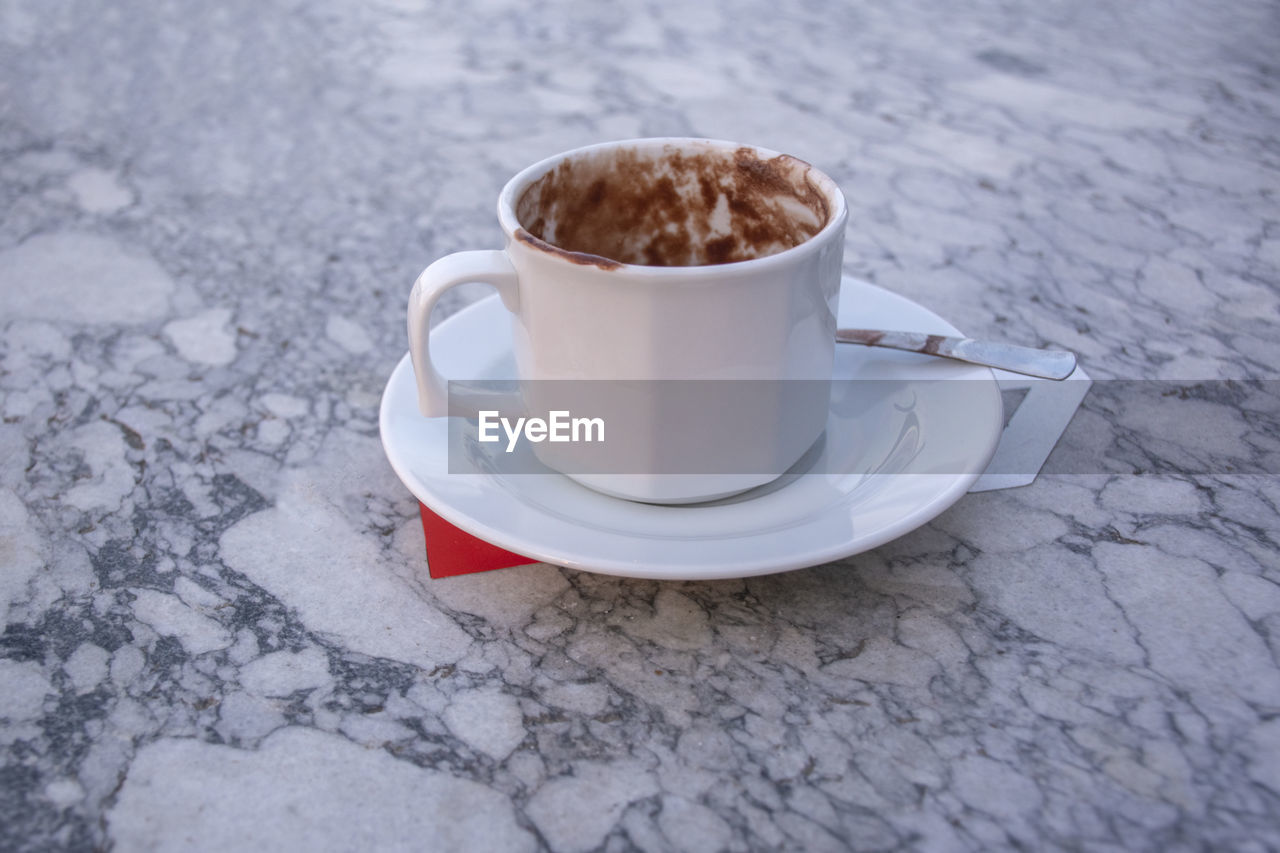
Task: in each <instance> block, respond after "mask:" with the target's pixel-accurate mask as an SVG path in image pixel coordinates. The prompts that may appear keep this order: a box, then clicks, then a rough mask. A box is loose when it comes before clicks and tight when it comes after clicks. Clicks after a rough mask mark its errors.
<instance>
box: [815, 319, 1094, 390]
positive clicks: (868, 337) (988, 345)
mask: <svg viewBox="0 0 1280 853" xmlns="http://www.w3.org/2000/svg"><path fill="white" fill-rule="evenodd" d="M836 340H837V341H840V342H841V343H846V344H862V345H863V346H868V347H885V348H887V349H897V350H905V351H906V352H919V353H924V354H925V355H936V356H939V357H940V358H950V359H954V360H956V361H967V362H969V363H970V364H981V365H983V366H984V367H996V368H999V369H1000V370H1008V371H1011V372H1013V373H1023V374H1026V375H1027V376H1038V377H1040V378H1041V379H1066V378H1067V377H1068V376H1070V375H1071V373H1072V371H1074V370H1075V369H1076V355H1075V353H1072V352H1067V351H1066V350H1050V349H1035V348H1034V347H1022V346H1018V345H1017V344H1005V343H998V342H996V341H975V340H973V339H972V338H950V337H946V336H945V335H926V334H922V333H920V332H884V331H880V330H877V329H837V330H836Z"/></svg>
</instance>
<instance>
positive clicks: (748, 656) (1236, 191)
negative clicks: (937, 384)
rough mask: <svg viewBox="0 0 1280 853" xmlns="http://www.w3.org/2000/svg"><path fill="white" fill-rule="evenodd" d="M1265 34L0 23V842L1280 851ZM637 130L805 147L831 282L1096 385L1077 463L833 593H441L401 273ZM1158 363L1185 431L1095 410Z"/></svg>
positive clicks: (1097, 28) (736, 18)
mask: <svg viewBox="0 0 1280 853" xmlns="http://www.w3.org/2000/svg"><path fill="white" fill-rule="evenodd" d="M1277 43H1280V19H1278V18H1277V15H1276V8H1275V5H1274V4H1273V3H1269V2H1264V0H1224V2H1222V3H1214V4H1204V3H1193V2H1190V0H1170V2H1167V3H1166V2H1161V3H1156V2H1147V0H1139V1H1138V2H1122V0H1100V2H1098V3H1088V4H1080V3H1072V2H1048V3H1034V2H1029V0H1014V2H995V0H977V2H973V3H963V4H953V3H947V2H943V0H902V2H898V3H893V4H879V3H870V2H849V3H839V4H838V3H826V4H824V3H796V4H782V5H779V4H774V3H765V2H762V1H761V0H746V1H745V2H737V3H731V2H728V1H727V0H719V2H708V3H696V4H694V3H684V2H675V1H674V0H650V2H646V3H643V4H641V3H617V4H604V3H600V4H593V3H585V2H579V3H570V2H559V0H552V2H539V3H532V4H530V3H512V2H507V0H478V2H469V3H436V2H417V0H378V2H370V3H356V2H339V0H321V2H316V3H301V2H289V0H282V2H278V3H258V2H249V0H226V2H221V3H216V4H196V3H187V2H178V0H159V2H149V3H143V2H139V0H123V2H118V3H111V4H98V3H92V2H88V0H83V2H68V3H56V4H55V3H43V2H38V0H26V2H23V0H18V2H11V3H6V4H4V5H3V6H2V7H0V209H3V211H4V212H3V216H2V217H0V409H2V412H0V414H2V415H3V420H2V422H0V608H3V609H4V615H5V622H4V631H3V635H0V744H2V748H3V752H0V848H3V849H5V850H28V849H30V850H37V849H50V848H65V849H116V850H151V849H158V850H169V849H179V848H181V849H199V850H230V849H335V850H365V849H424V848H425V849H432V848H434V849H483V850H533V849H540V848H541V849H553V850H588V849H604V850H610V851H624V850H633V849H640V850H699V851H701V850H748V849H790V850H828V849H845V848H857V849H867V850H879V849H890V848H892V849H924V850H992V849H1001V848H1017V849H1027V848H1030V849H1055V848H1057V849H1085V850H1142V849H1150V850H1162V851H1169V850H1201V849H1207V848H1210V847H1213V848H1218V849H1234V850H1263V849H1275V848H1276V847H1277V846H1280V668H1278V667H1277V654H1278V653H1280V587H1278V586H1277V584H1278V583H1280V560H1278V559H1277V552H1278V547H1277V537H1278V534H1277V530H1278V529H1280V524H1278V523H1277V522H1278V520H1280V519H1278V515H1277V504H1278V503H1280V478H1277V476H1276V474H1277V471H1278V470H1280V465H1277V464H1276V458H1277V448H1278V446H1280V441H1278V439H1277V431H1276V430H1275V425H1276V422H1277V418H1276V410H1277V406H1276V405H1275V401H1276V395H1275V393H1274V391H1275V388H1274V380H1275V379H1276V366H1277V365H1278V364H1280V335H1277V334H1276V323H1277V318H1278V316H1280V310H1278V309H1280V296H1278V293H1277V282H1278V281H1280V216H1278V212H1280V206H1278V205H1277V202H1278V201H1280V146H1278V144H1277V138H1278V137H1280V60H1277V54H1276V51H1275V47H1276V45H1277ZM656 135H697V136H710V137H717V138H726V139H734V140H740V141H747V142H753V143H756V144H759V145H764V146H767V147H771V148H774V149H778V150H783V151H787V152H790V153H792V154H795V155H797V156H800V157H802V158H804V159H806V160H809V161H811V162H813V163H814V164H816V165H818V166H819V167H820V168H822V169H823V170H824V171H827V172H828V173H830V174H831V175H833V176H834V177H835V178H836V179H837V180H838V181H839V182H840V184H841V186H842V187H843V188H844V191H845V193H846V195H847V197H848V200H849V207H850V213H851V216H850V222H849V229H848V242H847V253H846V260H845V268H846V272H847V273H849V274H851V275H856V276H859V277H862V278H865V279H868V280H871V281H874V282H876V283H877V284H879V285H881V286H884V287H887V288H889V289H890V290H893V291H895V292H898V293H901V294H903V295H905V296H907V297H910V298H912V299H914V300H917V301H919V302H921V303H922V304H924V305H926V306H928V307H930V308H931V309H933V310H935V311H937V312H938V313H939V314H941V315H943V316H944V317H947V318H948V319H950V320H951V321H952V322H954V323H955V324H956V325H957V326H959V327H960V328H962V329H964V330H965V331H966V332H968V333H970V334H972V335H980V336H989V337H998V338H1003V339H1007V340H1010V341H1013V342H1016V343H1025V344H1031V345H1054V346H1061V347H1067V348H1070V349H1074V350H1076V351H1077V352H1078V353H1079V354H1080V356H1081V359H1082V362H1083V363H1084V364H1085V365H1086V367H1087V368H1088V370H1089V372H1090V373H1091V374H1092V375H1093V376H1094V377H1095V378H1099V379H1104V380H1108V379H1111V380H1130V383H1129V384H1128V386H1126V385H1124V384H1117V385H1108V384H1107V383H1099V384H1098V386H1095V389H1094V391H1093V392H1091V394H1090V397H1089V398H1088V399H1086V401H1085V403H1084V406H1083V408H1082V410H1081V411H1080V412H1079V413H1078V414H1077V416H1076V419H1075V421H1074V422H1073V425H1072V432H1071V433H1069V436H1070V435H1074V436H1075V438H1073V439H1071V442H1070V445H1071V446H1070V448H1069V450H1070V452H1071V453H1073V454H1074V459H1075V461H1076V463H1077V464H1075V465H1074V466H1073V467H1072V468H1071V470H1070V471H1066V472H1060V473H1047V474H1044V475H1042V476H1041V477H1040V479H1039V480H1037V482H1035V483H1034V484H1033V485H1031V486H1028V487H1025V488H1021V489H1015V490H1008V491H997V492H989V493H983V494H973V495H969V496H967V497H965V498H963V499H962V500H961V501H960V502H959V503H957V504H956V505H955V506H954V507H953V508H952V509H950V510H949V511H947V512H946V513H944V514H943V515H941V516H940V517H938V518H937V519H936V520H935V521H933V522H932V523H930V524H928V525H926V526H924V527H922V528H920V529H918V530H916V531H914V532H912V533H910V534H908V535H906V536H903V537H902V538H901V539H899V540H897V541H895V542H892V543H890V544H888V545H885V546H883V547H880V548H878V549H875V550H874V551H871V552H868V553H864V554H860V555H857V556H854V557H851V558H848V559H844V560H840V561H837V562H835V563H831V564H829V565H824V566H819V567H815V568H811V569H806V570H801V571H796V572H792V573H787V574H781V575H772V576H767V577H760V578H755V579H750V580H736V581H721V582H715V583H674V582H668V583H660V582H653V581H636V580H625V579H616V578H609V577H604V576H600V575H593V574H588V573H582V572H576V571H571V570H567V569H562V568H558V567H555V566H550V565H541V564H540V565H532V566H527V567H522V568H516V569H511V570H507V571H501V572H492V573H487V574H481V575H473V576H468V577H461V578H454V579H448V580H431V579H429V578H428V577H427V575H426V572H425V565H424V560H423V549H422V546H423V543H422V535H421V530H420V527H419V524H418V520H417V517H416V510H417V507H416V504H415V502H414V500H413V498H412V497H411V496H410V494H409V493H408V492H407V491H406V489H405V488H404V487H403V486H402V485H401V484H400V483H399V482H398V481H397V479H396V478H395V476H394V475H393V474H392V472H391V470H390V468H389V466H388V465H387V463H386V460H385V457H384V456H383V453H382V450H381V447H380V444H379V441H378V431H377V406H378V401H379V395H380V393H381V391H382V388H383V384H384V383H385V381H386V378H387V376H388V374H389V373H390V371H391V368H392V367H393V366H394V365H395V364H396V362H397V361H398V360H399V358H400V357H401V355H402V354H403V353H404V351H405V348H406V340H405V331H404V319H403V312H404V306H405V299H406V296H407V293H408V289H409V285H410V284H411V282H412V280H413V278H414V277H415V276H416V274H417V273H418V272H419V271H420V270H421V268H422V267H423V266H424V265H425V264H426V263H428V262H429V261H431V260H432V259H434V258H436V257H438V256H440V255H442V254H445V253H447V252H451V251H455V250H459V249H466V248H486V247H492V248H497V247H498V246H500V239H501V235H500V232H499V230H498V228H497V224H496V222H495V220H494V215H493V204H494V199H495V197H496V194H497V191H498V189H499V187H500V186H501V185H502V184H503V183H504V182H505V181H506V179H507V178H508V177H509V176H510V175H511V174H513V173H514V172H515V171H517V170H518V169H519V168H520V167H522V166H524V165H526V164H527V163H530V162H532V161H534V160H536V159H539V158H542V157H544V156H547V155H549V154H552V153H555V152H557V151H561V150H565V149H568V148H572V147H576V146H579V145H583V144H587V143H590V142H595V141H600V140H606V139H616V138H626V137H634V136H656ZM484 293H485V291H484V289H483V288H480V287H469V288H467V289H464V290H462V291H459V292H455V293H453V294H452V295H451V296H450V297H449V299H448V300H447V301H446V303H445V304H444V313H448V312H452V311H456V310H457V309H458V308H460V307H461V306H462V305H464V304H466V303H467V302H469V301H472V300H474V299H476V298H479V297H480V296H482V295H483V294H484ZM1152 379H1170V380H1179V381H1193V382H1196V383H1199V384H1197V385H1195V388H1198V389H1199V390H1198V391H1196V392H1195V393H1190V394H1186V395H1182V396H1183V397H1185V399H1182V397H1179V398H1178V399H1179V401H1180V405H1181V406H1182V408H1181V409H1180V410H1179V412H1180V413H1181V414H1185V417H1183V416H1181V414H1180V415H1179V416H1178V417H1175V418H1173V419H1164V420H1159V419H1154V418H1153V417H1151V412H1150V410H1149V408H1147V407H1144V405H1143V404H1141V403H1140V402H1138V403H1130V401H1129V400H1128V398H1127V397H1126V396H1125V394H1123V393H1115V392H1109V391H1108V390H1107V389H1108V388H1112V389H1114V388H1121V389H1123V388H1125V387H1129V388H1131V389H1132V388H1134V387H1139V386H1140V385H1141V383H1142V382H1145V381H1147V380H1152ZM1228 380H1231V381H1228ZM1208 423H1212V424H1215V426H1213V427H1212V428H1209V427H1206V426H1205V424H1208ZM1202 451H1203V452H1202ZM1224 458H1226V459H1237V460H1244V461H1243V462H1242V463H1240V464H1234V463H1233V464H1227V463H1222V462H1220V461H1215V460H1221V459H1224ZM1134 459H1139V462H1134V461H1133V460H1134Z"/></svg>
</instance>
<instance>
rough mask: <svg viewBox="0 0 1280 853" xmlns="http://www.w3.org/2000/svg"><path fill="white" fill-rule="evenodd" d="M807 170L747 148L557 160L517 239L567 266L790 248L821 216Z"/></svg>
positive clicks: (526, 195)
mask: <svg viewBox="0 0 1280 853" xmlns="http://www.w3.org/2000/svg"><path fill="white" fill-rule="evenodd" d="M810 172H811V167H810V166H809V165H808V164H807V163H804V162H803V161H801V160H797V159H795V158H794V157H789V156H787V155H785V154H784V155H779V156H777V157H773V158H770V159H762V158H760V157H758V156H757V155H756V154H755V152H754V151H752V150H751V149H750V148H745V147H744V148H739V149H737V150H736V151H732V152H730V151H725V150H714V149H713V150H707V151H700V152H694V153H689V152H685V151H677V150H668V151H664V152H662V153H661V154H660V155H658V156H656V157H655V156H645V155H644V154H640V153H637V152H636V151H631V150H623V151H610V152H607V153H605V154H598V155H595V156H585V157H582V158H579V159H574V160H566V161H564V162H562V163H560V164H559V165H557V166H556V168H555V169H553V170H551V171H550V172H548V173H547V174H545V175H543V176H542V177H541V178H539V179H538V180H536V181H534V182H533V183H532V184H530V185H529V186H528V187H527V188H526V189H525V191H524V192H523V193H522V194H521V196H520V198H519V200H518V201H517V204H516V217H517V219H518V220H519V221H520V223H521V225H522V226H523V227H522V228H521V229H520V230H518V231H517V232H516V237H517V239H520V240H523V241H525V242H527V243H530V244H531V245H535V246H538V247H540V248H542V249H544V250H546V251H551V252H554V253H556V254H560V255H562V256H564V257H566V258H567V259H569V260H572V261H574V262H576V263H584V264H595V265H597V266H601V267H605V268H609V267H613V266H617V265H619V263H627V264H642V265H647V266H703V265H708V264H725V263H733V262H735V261H745V260H750V259H752V258H758V257H763V256H765V255H771V254H776V253H777V252H780V251H783V250H785V249H789V248H791V247H793V246H798V245H799V244H801V243H803V242H804V241H805V240H807V239H809V238H810V237H812V236H813V235H814V234H817V233H818V232H819V231H821V230H822V228H823V226H825V225H826V224H827V220H828V217H829V215H830V209H829V204H828V200H827V197H826V195H825V194H824V193H823V192H822V191H821V190H820V189H819V188H818V187H817V185H816V184H815V183H814V181H813V178H812V176H811V174H810Z"/></svg>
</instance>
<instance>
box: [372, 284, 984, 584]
mask: <svg viewBox="0 0 1280 853" xmlns="http://www.w3.org/2000/svg"><path fill="white" fill-rule="evenodd" d="M840 325H841V326H856V327H861V328H879V329H904V330H913V331H923V332H931V333H935V334H944V335H955V334H959V332H958V330H957V329H956V328H955V327H953V326H952V325H951V324H949V323H947V322H946V321H945V320H943V319H942V318H941V317H938V316H937V315H936V314H934V313H932V312H931V311H928V310H927V309H925V308H922V307H921V306H919V305H917V304H915V303H914V302H911V301H910V300H907V299H904V298H903V297H901V296H897V295H895V294H892V293H889V292H888V291H886V290H882V289H881V288H878V287H876V286H874V285H871V284H867V283H866V282H861V281H857V280H854V279H850V278H845V279H844V282H843V285H842V290H841V294H840ZM431 344H432V357H433V358H434V359H435V361H436V365H437V367H438V368H439V369H440V371H441V373H443V374H444V375H445V376H446V377H448V378H450V379H509V378H512V377H514V376H515V365H514V362H513V361H512V357H511V319H510V315H509V314H508V313H507V311H506V309H505V308H503V306H502V302H501V301H500V300H499V299H498V298H497V297H496V296H494V297H490V298H487V299H483V300H481V301H479V302H476V303H475V304H473V305H470V306H468V307H467V308H465V309H463V310H462V311H460V312H458V313H457V314H455V315H453V316H452V317H450V318H449V319H447V320H446V321H444V322H443V323H441V324H440V325H439V326H438V327H437V328H435V329H433V330H432V332H431ZM836 379H837V380H840V379H877V380H884V382H876V383H860V384H859V385H858V386H856V387H857V388H871V389H873V390H874V393H873V394H867V395H866V396H867V397H868V398H869V399H864V400H861V401H850V400H848V399H847V395H846V398H845V399H842V395H841V394H840V388H841V386H840V385H839V384H837V385H836V386H835V388H836V390H835V392H833V394H832V407H831V414H830V416H829V418H828V421H827V432H826V440H825V445H824V446H822V447H820V448H818V450H819V451H820V452H821V454H822V456H821V457H820V458H819V460H818V462H817V463H815V464H814V465H812V466H811V469H810V470H813V471H822V472H824V473H809V474H790V475H786V476H784V477H783V478H782V479H781V480H778V481H775V482H774V483H770V484H769V485H766V486H761V487H760V488H758V489H754V490H752V491H750V492H746V493H745V494H742V495H737V496H735V497H732V498H727V499H724V500H721V501H714V502H710V503H703V504H695V505H688V506H658V505H653V504H641V503H634V502H631V501H626V500H620V499H617V498H610V497H605V496H604V495H601V494H598V493H596V492H593V491H591V490H589V489H587V488H585V487H583V486H580V485H578V484H577V483H575V482H573V481H572V480H570V479H568V478H567V477H564V476H561V475H559V474H554V473H546V474H517V475H503V474H500V473H492V472H487V471H480V470H479V469H472V472H469V473H457V472H456V469H457V468H458V467H459V466H461V465H465V464H466V460H460V459H455V460H454V466H455V472H454V473H450V471H449V459H448V453H447V436H448V429H447V420H446V419H444V418H436V419H428V418H424V417H422V416H421V415H420V414H419V413H418V406H417V396H416V395H417V390H416V387H415V385H414V381H413V367H412V365H411V364H410V362H409V356H408V355H407V354H406V355H405V357H404V358H403V359H401V360H400V364H399V365H397V366H396V369H395V371H394V372H393V373H392V374H391V378H390V379H389V380H388V381H387V387H386V390H385V391H384V392H383V396H382V410H381V414H380V420H381V432H382V445H383V447H384V448H385V450H386V453H387V458H388V459H389V460H390V462H391V467H392V468H394V469H395V472H396V474H397V475H398V476H399V477H400V479H401V481H403V482H404V484H405V486H407V487H408V489H409V491H410V492H412V493H413V494H414V496H415V497H417V498H418V500H420V501H422V502H423V503H424V504H426V505H427V506H428V507H430V508H431V509H432V510H433V511H434V512H436V513H437V514H438V515H440V516H441V517H443V518H444V519H446V520H447V521H449V522H451V523H452V524H454V525H456V526H458V527H460V528H462V529H463V530H465V531H467V532H468V533H471V534H474V535H475V536H479V537H480V538H482V539H485V540H487V541H489V542H492V543H494V544H495V545H498V546H500V547H502V548H506V549H508V550H510V551H514V552H516V553H519V554H524V555H526V556H529V557H532V558H535V559H537V560H541V561H544V562H548V563H555V564H557V565H561V566H568V567H571V568H575V569H583V570H586V571H593V572H601V573H604V574H610V575H622V576H626V577H637V578H658V579H665V580H705V579H714V578H735V577H745V576H748V575H761V574H768V573H770V572H778V571H784V570H788V569H798V568H803V567H805V566H813V565H817V564H819V563H825V562H828V561H831V560H836V559H839V558H841V557H847V556H850V555H852V554H856V553H859V552H861V551H865V550H867V549H869V548H874V547H876V546H878V545H881V544H883V543H885V542H888V541H889V540H891V539H894V538H896V537H898V536H901V535H902V534H904V533H906V532H907V531H909V530H912V529H914V528H916V527H918V526H920V525H921V524H924V523H925V522H927V521H929V520H930V519H932V518H934V517H935V516H937V515H938V514H939V513H941V512H942V511H943V510H945V509H946V508H947V507H949V506H951V505H952V504H953V503H955V502H956V500H958V499H959V498H960V497H961V496H962V495H963V494H964V493H965V492H966V491H967V490H968V488H969V486H971V485H972V484H973V482H974V481H975V480H976V479H977V478H978V476H979V475H980V474H981V473H982V471H983V469H984V468H985V467H986V466H987V463H988V462H989V461H990V460H991V456H992V454H993V453H994V452H995V449H996V445H997V443H998V442H999V439H1000V432H1001V426H1002V421H1003V412H1002V407H1001V402H1000V391H999V387H998V385H997V383H996V380H995V377H994V376H993V375H992V373H991V371H990V370H988V369H987V368H984V367H974V366H971V365H966V364H961V363H959V362H953V361H946V360H943V359H936V358H930V357H928V356H921V355H915V354H913V353H899V352H893V351H890V350H883V349H869V348H866V347H859V346H850V345H843V344H841V345H837V347H836ZM937 380H968V381H945V382H943V381H937ZM846 387H848V386H846ZM816 452H817V451H815V453H816ZM458 455H462V454H458Z"/></svg>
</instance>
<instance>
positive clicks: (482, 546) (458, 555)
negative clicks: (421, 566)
mask: <svg viewBox="0 0 1280 853" xmlns="http://www.w3.org/2000/svg"><path fill="white" fill-rule="evenodd" d="M418 508H419V509H420V510H421V511H422V534H423V536H424V537H425V538H426V540H427V573H428V574H429V575H431V577H433V578H448V577H453V576H454V575H469V574H472V573H473V572H488V571H492V570H494V569H505V568H509V567H511V566H524V565H528V564H529V563H536V562H538V561H537V560H531V559H529V558H528V557H525V556H522V555H520V554H513V553H512V552H510V551H504V550H502V549H501V548H499V547H498V546H497V545H492V544H490V543H488V542H486V541H484V540H483V539H480V538H479V537H476V536H472V535H471V534H470V533H467V532H466V531H465V530H460V529H459V528H457V527H454V526H453V525H452V524H450V523H449V522H447V521H445V520H444V519H443V518H441V517H440V516H438V515H436V514H435V513H434V512H432V511H431V510H429V509H427V507H426V505H425V504H423V503H421V502H419V503H418Z"/></svg>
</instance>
